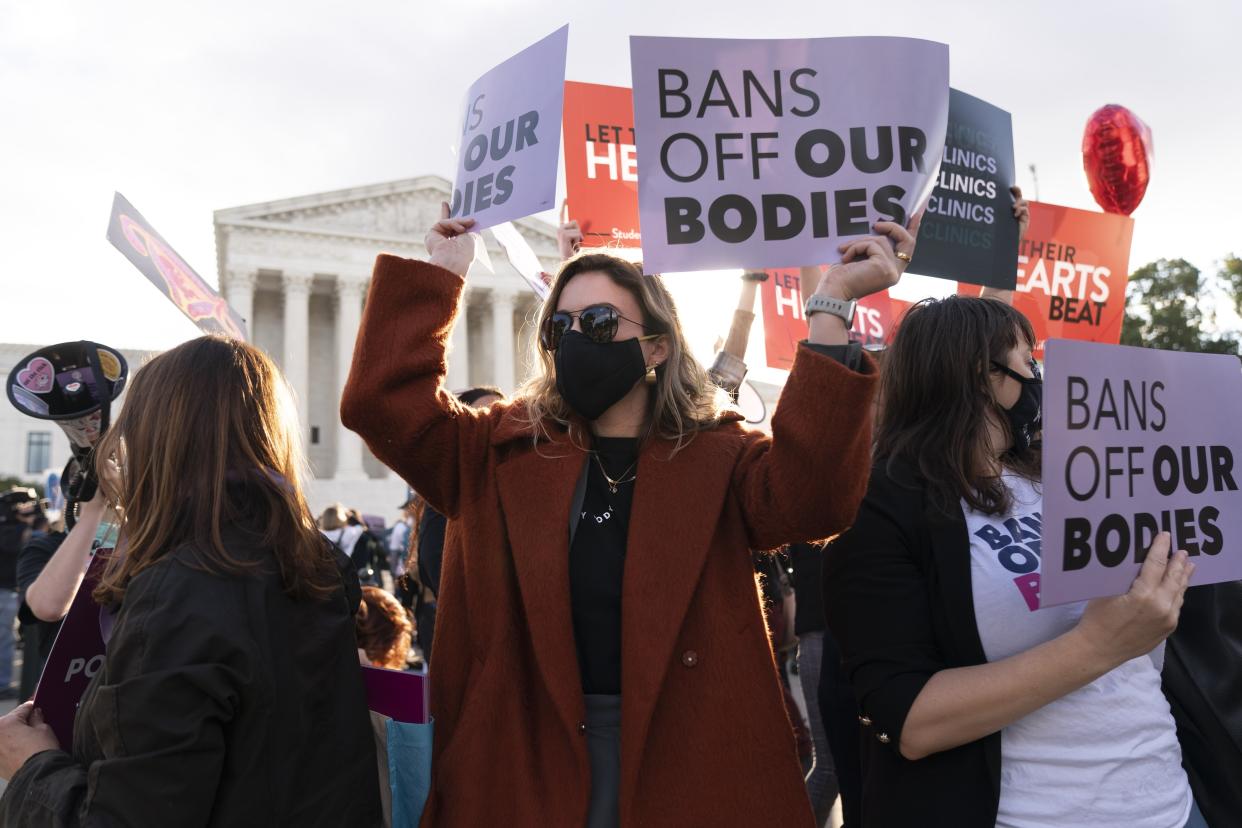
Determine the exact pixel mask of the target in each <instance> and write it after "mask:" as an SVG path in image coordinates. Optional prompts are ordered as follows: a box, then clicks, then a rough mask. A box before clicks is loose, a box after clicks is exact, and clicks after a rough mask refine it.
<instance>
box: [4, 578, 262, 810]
mask: <svg viewBox="0 0 1242 828" xmlns="http://www.w3.org/2000/svg"><path fill="white" fill-rule="evenodd" d="M232 583H233V584H236V582H235V581H233V582H232ZM229 584H230V582H229V581H228V580H226V579H221V578H214V577H212V576H210V575H206V574H195V573H192V572H188V571H187V570H186V567H185V566H184V565H182V564H180V563H177V562H173V561H168V562H166V563H162V564H160V565H157V566H155V567H152V568H151V569H148V570H147V571H145V572H143V573H141V574H140V575H139V576H138V577H137V578H135V579H134V581H133V582H132V583H131V584H130V586H129V588H128V590H127V591H126V596H125V600H126V608H125V609H124V610H123V611H122V616H121V617H118V620H117V625H116V628H115V629H114V632H113V636H112V639H111V640H110V642H109V647H108V653H107V657H106V661H105V663H104V667H103V668H102V672H101V674H100V675H99V676H97V677H96V679H95V683H94V684H92V685H91V689H90V690H88V694H91V693H93V694H94V698H93V699H90V701H89V702H86V701H84V705H83V709H82V712H84V713H87V715H89V716H90V719H89V721H88V722H86V723H85V724H86V725H87V726H89V727H91V728H92V730H93V731H94V734H95V736H96V738H97V740H98V744H99V749H100V752H101V753H102V756H103V758H101V759H98V760H96V761H93V762H91V763H90V764H89V765H83V764H80V763H79V762H78V761H77V760H76V759H75V757H73V756H71V755H70V754H68V753H65V752H63V751H59V750H56V751H45V752H43V753H40V754H37V755H36V756H33V757H31V758H30V759H29V760H28V761H27V762H26V763H25V764H24V765H22V767H21V768H20V769H19V770H18V772H17V773H16V774H15V775H14V776H13V779H12V780H10V782H9V787H8V789H7V790H6V791H5V794H4V797H3V799H2V800H0V824H4V825H22V826H28V827H29V828H75V826H86V825H117V826H139V825H178V826H197V825H206V824H208V823H209V821H210V820H211V814H212V804H213V803H214V801H215V799H216V791H217V788H218V786H219V784H220V775H221V772H222V769H223V767H224V762H225V746H226V733H227V731H228V728H229V727H230V726H231V723H232V721H233V719H234V717H235V714H236V712H237V710H238V706H239V704H240V700H241V694H242V691H241V688H244V687H246V686H248V684H249V683H250V682H252V681H253V680H254V675H253V673H254V670H255V666H256V661H257V653H256V652H255V651H254V645H253V642H251V641H250V640H249V639H248V638H247V637H246V636H245V635H244V631H243V630H244V628H243V625H244V624H245V621H244V620H243V619H245V618H246V609H245V602H244V600H243V598H242V592H241V591H240V590H237V589H236V588H235V587H234V588H230V587H229ZM88 705H89V707H88ZM83 724H84V722H83V721H82V714H81V713H80V714H79V719H78V726H83Z"/></svg>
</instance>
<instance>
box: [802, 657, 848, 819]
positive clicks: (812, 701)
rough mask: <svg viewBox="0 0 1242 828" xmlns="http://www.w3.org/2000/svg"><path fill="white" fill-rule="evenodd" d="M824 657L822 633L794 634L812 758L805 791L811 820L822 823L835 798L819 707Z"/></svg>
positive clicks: (833, 769)
mask: <svg viewBox="0 0 1242 828" xmlns="http://www.w3.org/2000/svg"><path fill="white" fill-rule="evenodd" d="M823 660H824V634H823V633H822V632H810V633H803V634H802V635H800V636H798V681H799V682H800V683H801V684H802V695H803V696H804V697H805V698H806V717H807V719H808V724H810V726H811V741H812V742H813V743H814V745H815V758H814V760H813V762H812V764H811V770H810V772H809V773H807V775H806V792H807V795H808V796H809V797H810V798H811V807H812V808H814V809H815V824H816V825H820V826H822V825H825V824H826V823H827V821H828V815H829V814H830V813H831V812H832V806H833V804H834V803H836V801H837V793H838V792H839V791H838V785H837V773H836V767H835V765H834V764H833V761H832V752H831V751H830V750H829V749H828V733H827V731H825V730H824V719H823V717H822V716H821V715H820V710H819V671H820V669H821V668H822V666H823Z"/></svg>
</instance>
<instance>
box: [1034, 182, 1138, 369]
mask: <svg viewBox="0 0 1242 828" xmlns="http://www.w3.org/2000/svg"><path fill="white" fill-rule="evenodd" d="M1133 234H1134V219H1132V218H1130V217H1129V216H1122V215H1116V214H1114V213H1096V212H1092V211H1089V210H1075V209H1072V208H1070V207H1060V206H1057V205H1055V204H1041V203H1039V202H1037V201H1032V202H1031V225H1030V227H1029V228H1028V229H1027V231H1026V237H1025V238H1024V239H1023V240H1022V244H1021V246H1020V247H1019V248H1018V286H1017V290H1016V291H1015V292H1014V299H1013V305H1014V307H1015V308H1017V309H1018V310H1020V311H1022V313H1023V314H1025V315H1026V318H1027V319H1029V320H1031V324H1032V325H1033V326H1034V327H1035V337H1036V339H1037V340H1038V342H1039V348H1040V350H1041V351H1042V350H1043V344H1044V342H1046V341H1047V340H1049V339H1079V340H1085V341H1088V342H1107V343H1111V344H1114V345H1115V344H1117V343H1118V342H1119V341H1120V340H1121V324H1122V321H1123V320H1124V319H1125V313H1126V282H1127V281H1128V280H1129V275H1128V274H1129V272H1130V271H1129V266H1130V240H1131V237H1132V236H1133Z"/></svg>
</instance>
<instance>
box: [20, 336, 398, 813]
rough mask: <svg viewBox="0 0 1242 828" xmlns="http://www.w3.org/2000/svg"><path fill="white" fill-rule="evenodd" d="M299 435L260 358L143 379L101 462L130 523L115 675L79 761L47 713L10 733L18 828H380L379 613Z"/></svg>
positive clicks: (223, 342)
mask: <svg viewBox="0 0 1242 828" xmlns="http://www.w3.org/2000/svg"><path fill="white" fill-rule="evenodd" d="M297 429H298V424H297V417H296V414H295V411H294V408H293V405H292V398H291V396H290V394H289V391H288V388H287V386H286V385H285V382H284V379H283V378H282V377H281V375H280V373H279V371H278V370H277V369H276V366H275V365H273V363H272V362H271V360H270V359H268V358H267V357H266V356H265V355H264V354H263V353H262V352H261V351H259V350H258V349H256V348H253V347H251V346H249V345H247V344H245V343H244V342H240V341H236V340H230V339H224V338H220V337H201V338H199V339H195V340H191V341H190V342H187V343H185V344H183V345H180V346H178V347H177V348H174V349H172V350H171V351H168V352H167V353H164V354H162V355H160V356H158V357H156V358H154V359H153V360H151V362H150V363H149V364H148V365H146V366H145V367H144V368H143V369H142V370H141V371H139V372H138V373H137V375H136V376H135V377H134V379H133V382H132V384H131V385H130V388H129V392H128V395H127V399H126V402H125V407H124V410H123V411H122V412H121V415H120V417H119V418H118V419H117V421H116V423H115V424H114V425H113V426H112V428H111V429H110V430H109V432H108V433H107V435H106V436H105V437H104V439H103V441H102V442H101V443H100V445H99V446H98V447H97V448H96V452H97V456H99V457H105V458H106V457H115V458H116V459H117V460H118V461H119V465H120V474H119V479H118V481H117V482H116V483H115V484H114V485H111V486H109V485H108V480H109V478H107V477H104V478H103V481H104V483H105V486H106V487H108V488H109V489H110V490H108V491H105V495H106V496H107V497H108V499H109V500H110V501H111V502H112V503H113V504H115V505H116V507H117V509H118V512H119V513H120V514H121V515H122V516H123V521H122V524H121V529H120V536H119V542H118V547H117V549H118V551H117V554H116V555H115V556H114V557H113V558H112V559H111V560H110V561H109V562H108V565H107V568H106V570H105V573H104V575H103V578H102V580H101V582H100V584H99V586H98V587H97V588H96V590H95V598H96V600H97V601H98V602H99V603H100V605H101V606H103V607H104V608H105V610H107V611H110V612H111V613H112V614H113V617H114V622H113V624H112V630H111V634H110V637H109V638H108V641H107V655H106V657H105V660H104V664H103V666H102V668H101V669H100V670H99V672H98V673H97V674H96V675H95V676H94V678H93V680H92V681H91V684H90V685H89V687H88V688H87V690H86V692H85V694H84V695H83V697H82V701H81V705H80V707H79V709H78V712H77V718H76V721H75V725H74V731H73V733H74V738H73V741H74V743H73V745H71V746H70V745H65V746H61V745H58V744H57V742H56V738H55V736H53V735H52V733H51V731H50V729H49V728H48V727H47V726H46V725H45V724H42V717H41V715H40V714H39V712H38V711H37V710H34V709H33V708H32V706H31V705H29V704H27V705H23V706H22V707H20V708H18V709H17V710H16V711H14V712H13V713H11V714H9V715H8V716H6V717H4V719H3V720H0V774H2V775H3V776H4V777H5V778H7V779H9V786H8V789H7V790H6V791H5V793H4V797H3V800H0V823H3V824H5V825H23V826H41V825H47V826H52V825H56V826H73V825H99V824H108V825H112V824H117V825H178V826H188V825H211V826H230V828H232V827H233V826H242V825H255V826H259V825H264V826H266V825H299V826H303V825H324V826H339V825H374V824H378V823H379V821H380V812H379V798H378V787H377V785H376V779H375V753H374V743H373V740H372V734H371V727H370V722H369V718H368V713H367V708H366V699H365V695H364V691H363V686H362V678H361V675H360V673H359V667H358V655H357V649H356V645H355V639H354V620H353V613H354V611H355V610H356V609H357V607H358V604H359V601H360V596H361V593H360V590H359V587H358V584H357V578H356V576H354V575H353V572H352V567H351V566H349V564H348V561H346V560H344V559H343V556H341V557H339V558H338V557H337V556H336V555H335V553H333V552H331V551H330V549H329V546H328V544H327V543H326V542H325V541H324V540H323V539H322V538H321V537H320V535H319V532H318V531H317V529H316V528H315V524H314V521H313V520H312V518H311V515H310V512H309V510H308V509H307V506H306V503H305V500H304V499H303V495H302V490H301V486H300V483H299V478H300V476H301V474H302V471H303V466H304V457H303V454H302V449H301V446H300V440H299V437H298V433H297ZM62 748H63V749H62Z"/></svg>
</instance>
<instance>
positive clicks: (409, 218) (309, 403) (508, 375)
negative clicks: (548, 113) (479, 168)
mask: <svg viewBox="0 0 1242 828" xmlns="http://www.w3.org/2000/svg"><path fill="white" fill-rule="evenodd" d="M450 190H451V184H450V182H449V181H447V180H445V179H443V178H440V177H438V176H423V177H420V178H413V179H406V180H402V181H393V182H389V183H386V184H375V185H372V186H367V187H355V188H351V189H347V190H337V191H334V192H327V193H317V194H314V195H308V196H300V197H297V198H287V199H282V200H279V201H270V202H266V203H263V204H250V205H246V206H243V207H232V208H229V209H225V210H217V211H216V213H215V233H216V257H217V267H218V269H219V278H220V287H221V292H222V293H223V294H224V296H225V298H227V299H228V301H229V304H230V305H232V306H233V308H234V309H235V310H236V311H237V312H238V313H239V314H241V316H242V317H244V318H245V319H246V320H247V322H248V325H249V331H248V332H249V337H250V341H251V342H252V343H253V344H255V345H258V346H259V347H261V348H263V349H264V350H265V351H266V352H267V353H268V354H270V355H271V356H272V357H273V358H274V359H275V360H276V362H277V363H278V364H279V365H280V366H281V368H282V369H283V370H284V372H285V375H286V376H287V377H288V379H289V382H290V384H291V385H292V387H293V390H294V393H295V395H296V398H297V404H298V413H299V416H300V418H301V421H302V432H303V438H304V440H305V441H306V445H307V450H308V454H309V456H310V461H311V467H312V471H313V479H312V480H311V481H309V485H308V490H307V498H308V500H309V501H310V506H311V509H312V510H314V511H315V512H318V511H320V510H322V509H323V508H324V507H325V506H327V505H328V504H330V503H333V502H336V501H340V502H342V503H344V504H345V505H346V506H350V507H354V508H358V509H360V510H362V511H363V512H364V513H368V514H376V515H381V516H384V517H385V518H386V519H388V520H391V518H392V517H393V516H394V514H395V513H396V511H397V507H398V506H399V505H400V503H401V502H402V500H403V499H404V497H405V484H404V482H402V481H401V480H400V478H398V477H397V476H396V475H395V473H393V472H391V471H390V470H388V469H387V468H385V467H384V466H383V465H381V464H380V463H379V461H377V460H376V459H375V458H374V457H373V456H372V455H371V453H370V451H368V450H367V448H366V447H365V446H364V445H363V443H362V440H361V438H359V437H358V436H357V435H356V434H354V433H353V432H351V431H348V430H347V429H346V428H345V427H344V426H342V425H341V421H340V413H339V405H340V399H341V389H342V387H343V385H344V383H345V379H346V377H347V376H348V373H349V364H350V359H351V357H352V354H353V350H354V340H355V338H356V337H357V334H358V326H359V323H360V321H361V317H362V308H363V304H364V302H365V301H366V293H367V285H368V283H369V281H370V278H371V266H372V264H373V263H374V261H375V256H376V254H377V253H381V252H388V253H394V254H397V255H400V256H404V257H406V258H420V259H421V258H426V255H427V252H426V250H425V248H424V247H423V236H424V234H425V233H426V231H427V229H428V228H429V227H430V226H431V225H432V224H433V223H434V222H435V221H436V220H437V219H438V218H439V216H440V203H441V202H442V201H447V200H448V199H449V195H450ZM514 225H515V226H516V227H517V229H518V231H519V232H520V233H521V234H522V235H523V237H525V239H526V240H527V241H528V242H529V243H530V245H531V248H532V249H533V250H534V252H535V254H536V255H537V256H538V257H539V259H540V261H541V262H542V263H543V264H544V267H545V269H546V270H548V271H549V272H554V271H555V269H556V267H557V265H558V264H559V257H558V256H557V251H556V229H555V228H554V227H552V226H551V225H549V224H547V223H545V222H543V221H540V220H538V219H522V220H519V221H516V222H514ZM483 238H484V242H485V246H486V249H487V253H488V257H489V258H490V260H491V264H492V268H493V271H489V270H488V268H487V267H486V266H485V265H483V264H481V263H480V262H478V261H476V262H475V264H474V266H473V267H472V268H471V269H470V272H469V273H468V274H467V278H466V291H465V294H464V301H465V308H464V310H463V313H462V314H461V315H460V316H459V317H458V321H457V324H456V326H455V327H454V329H453V332H452V338H451V345H450V350H449V355H448V366H449V367H448V378H447V385H448V388H449V389H450V390H454V391H460V390H464V389H466V388H469V387H471V386H474V385H483V384H486V385H496V386H499V387H500V388H501V389H503V390H504V391H505V392H506V393H511V392H512V391H513V390H514V389H515V387H516V386H517V385H518V384H519V383H520V382H521V381H522V380H523V379H525V378H526V376H527V374H528V368H529V365H530V359H531V353H530V350H529V349H530V347H531V344H532V342H533V339H534V337H533V335H532V332H533V321H534V317H535V314H536V312H537V309H538V300H537V299H536V297H535V295H534V294H533V293H532V292H531V290H530V289H529V288H528V287H527V286H526V283H525V282H524V281H523V280H522V277H521V276H519V275H518V273H517V271H516V270H514V269H513V267H512V266H511V265H510V264H509V262H508V260H507V259H506V258H505V255H504V252H503V251H502V250H501V248H500V247H499V245H498V244H496V242H495V240H494V239H493V238H492V236H491V234H490V233H486V232H485V233H484V234H483Z"/></svg>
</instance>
